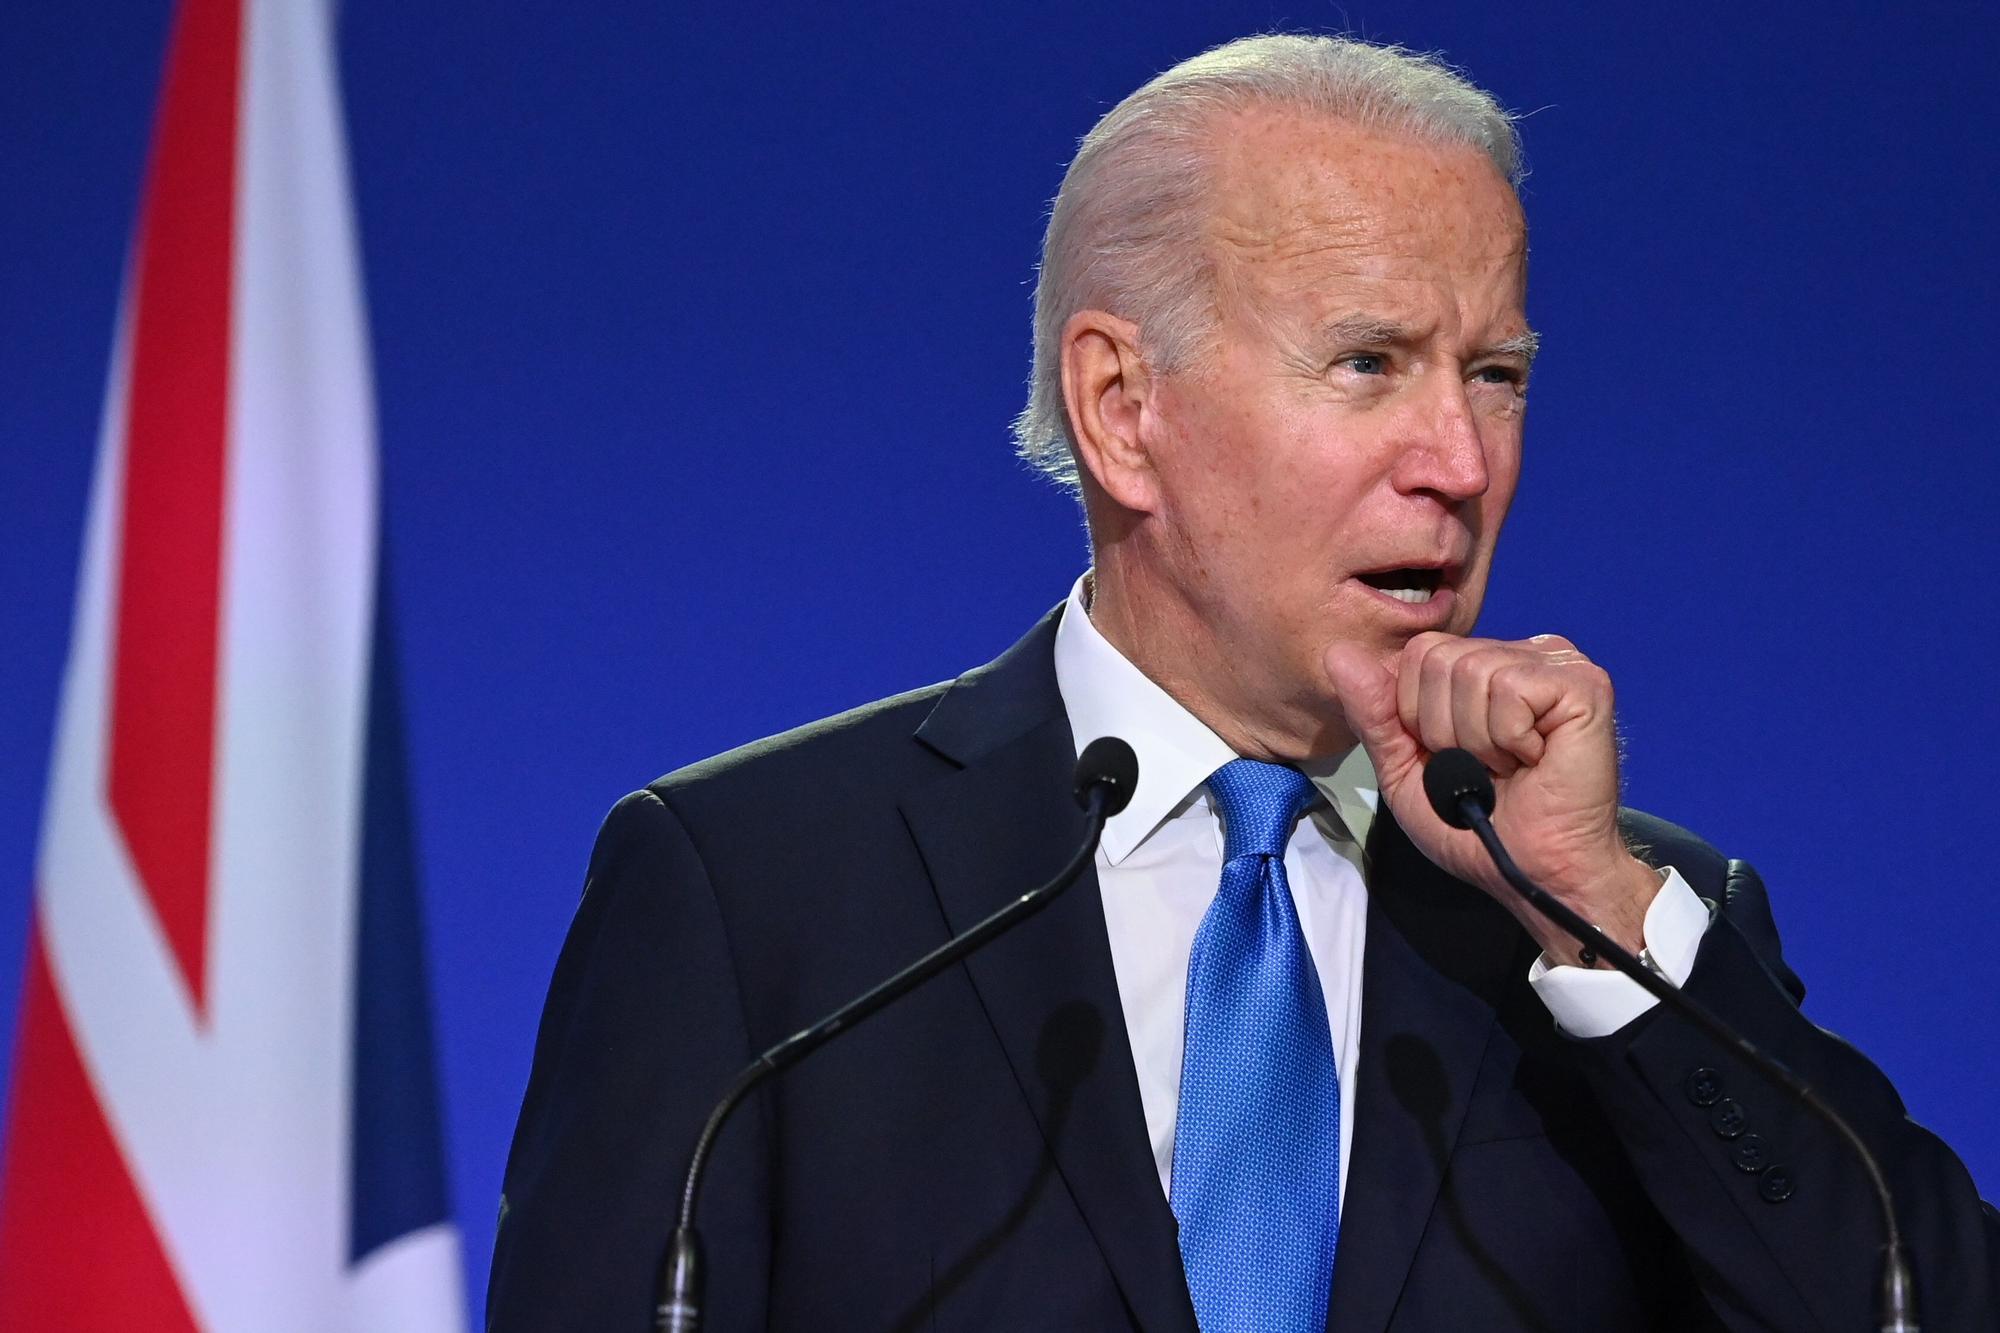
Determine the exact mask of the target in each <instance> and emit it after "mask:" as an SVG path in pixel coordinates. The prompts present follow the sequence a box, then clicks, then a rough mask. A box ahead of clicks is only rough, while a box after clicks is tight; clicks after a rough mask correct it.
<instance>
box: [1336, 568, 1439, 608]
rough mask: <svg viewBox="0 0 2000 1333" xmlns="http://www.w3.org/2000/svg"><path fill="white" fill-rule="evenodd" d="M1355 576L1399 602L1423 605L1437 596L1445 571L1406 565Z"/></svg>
mask: <svg viewBox="0 0 2000 1333" xmlns="http://www.w3.org/2000/svg"><path fill="white" fill-rule="evenodd" d="M1355 577H1356V578H1358V579H1360V580H1361V581H1362V582H1363V583H1365V584H1367V585H1368V586H1369V587H1371V588H1373V589H1375V591H1377V592H1381V593H1387V594H1388V595H1389V596H1391V597H1393V598H1395V599H1396V600H1397V601H1399V602H1408V603H1410V604H1411V605H1413V606H1422V605H1423V604H1424V603H1425V602H1428V601H1429V600H1430V599H1431V598H1432V597H1434V596H1436V595H1437V590H1438V589H1439V588H1441V587H1443V586H1444V581H1445V571H1444V570H1442V569H1421V568H1418V567H1416V566H1406V567H1404V568H1402V569H1377V570H1372V571H1370V572H1369V573H1366V574H1357V575H1355Z"/></svg>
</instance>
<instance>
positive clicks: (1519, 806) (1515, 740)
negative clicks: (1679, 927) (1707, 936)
mask: <svg viewBox="0 0 2000 1333" xmlns="http://www.w3.org/2000/svg"><path fill="white" fill-rule="evenodd" d="M1326 671H1327V675H1328V677H1329V679H1330V680H1331V682H1332V684H1333V688H1334V690H1335V692H1336V694H1337V695H1338V697H1339V700H1340V705H1341V708H1342V710H1343V711H1344V712H1345V713H1346V715H1347V724H1348V728H1349V729H1350V730H1351V731H1353V733H1354V734H1355V736H1356V737H1358V738H1359V739H1360V741H1361V743H1362V745H1363V746H1365V747H1366V748H1367V750H1368V757H1369V758H1370V759H1371V760H1373V761H1374V764H1375V773H1376V776H1377V778H1378V779H1379V781H1380V783H1381V791H1382V799H1383V800H1385V801H1386V802H1388V805H1389V810H1390V811H1391V813H1393V814H1394V815H1395V817H1396V822H1397V823H1398V824H1400V825H1402V827H1403V830H1404V832H1406V833H1408V834H1409V835H1410V841H1411V842H1413V843H1414V844H1416V847H1417V849H1418V850H1419V851H1421V852H1422V853H1423V854H1424V855H1425V856H1427V857H1429V858H1430V859H1431V860H1432V861H1433V862H1435V863H1436V864H1437V865H1438V866H1439V867H1441V868H1442V869H1444V870H1446V871H1448V872H1450V873H1451V874H1453V875H1455V876H1457V877H1458V878H1459V879H1462V880H1465V881H1466V882H1467V883H1471V884H1477V885H1479V886H1480V887H1481V888H1483V889H1485V890H1486V891H1487V892H1488V893H1491V894H1492V895H1493V896H1494V897H1495V898H1497V899H1498V900H1499V901H1500V902H1501V903H1503V904H1505V905H1506V906H1507V908H1508V909H1509V910H1510V911H1512V912H1513V913H1514V915H1515V916H1516V918H1518V919H1519V920H1520V922H1521V924H1522V926H1523V927H1525V928H1526V929H1527V931H1528V933H1529V934H1530V935H1532V936H1534V937H1535V938H1536V939H1537V940H1538V941H1540V942H1541V945H1542V947H1543V948H1544V949H1545V950H1546V951H1547V952H1548V953H1549V955H1550V957H1552V958H1554V959H1556V960H1558V961H1574V960H1575V959H1576V956H1577V946H1576V943H1575V941H1573V940H1571V939H1570V938H1569V937H1568V936H1567V935H1565V934H1563V933H1562V932H1561V931H1560V930H1559V929H1557V928H1556V927H1555V926H1553V925H1551V924H1550V923H1548V922H1547V921H1545V920H1543V919H1542V917H1541V916H1540V915H1539V914H1537V913H1536V912H1535V911H1534V910H1533V909H1532V908H1530V907H1529V906H1528V905H1527V904H1526V903H1524V902H1522V901H1521V899H1520V897H1519V895H1517V894H1516V893H1515V892H1514V891H1513V890H1512V889H1511V888H1509V887H1507V884H1506V881H1504V880H1502V879H1501V878H1500V873H1499V871H1497V870H1495V869H1494V868H1493V863H1492V862H1491V861H1490V860H1489V859H1488V858H1487V855H1486V851H1485V849H1484V848H1483V847H1481V846H1480V844H1479V839H1478V837H1477V836H1476V835H1475V834H1473V833H1471V832H1469V831H1465V830H1461V829H1454V828H1452V827H1450V826H1449V825H1447V824H1446V823H1444V821H1442V820H1440V819H1439V818H1438V817H1437V814H1436V813H1435V812H1434V811H1433V810H1432V809H1431V807H1430V801H1429V800H1428V799H1427V798H1426V797H1425V795H1424V781H1423V779H1424V763H1425V761H1427V760H1428V759H1429V758H1430V757H1431V756H1432V755H1433V754H1435V753H1436V752H1438V751H1439V750H1445V749H1450V748H1451V747H1453V746H1458V747H1459V748H1461V749H1465V750H1469V751H1471V752H1472V753H1473V754H1474V755H1475V756H1477V757H1478V759H1479V760H1480V762H1482V763H1484V764H1485V765H1486V767H1487V768H1488V769H1490V770H1492V772H1493V776H1494V787H1495V789H1496V791H1497V794H1498V801H1497V803H1496V805H1495V807H1494V812H1493V826H1494V828H1495V830H1496V831H1497V832H1498V833H1499V834H1500V838H1501V840H1502V841H1503V842H1505V843H1506V845H1507V849H1508V850H1509V851H1510V852H1512V853H1513V855H1514V859H1515V861H1516V862H1518V863H1519V864H1520V867H1521V869H1522V870H1523V871H1524V872H1525V873H1526V874H1527V876H1528V878H1530V879H1532V880H1534V881H1535V882H1536V883H1538V884H1540V885H1541V886H1542V887H1543V888H1545V889H1547V890H1548V891H1549V892H1550V893H1551V894H1553V895H1555V896H1556V897H1558V898H1560V899H1562V900H1563V902H1565V903H1567V904H1568V905H1569V906H1570V907H1571V908H1573V909H1574V910H1575V911H1576V912H1577V913H1578V914H1579V915H1581V916H1582V917H1583V918H1584V919H1585V920H1586V921H1589V922H1591V923H1592V924H1594V925H1596V926H1597V927H1598V928H1599V929H1600V930H1602V931H1603V932H1604V933H1605V934H1607V935H1609V936H1610V937H1611V938H1612V939H1614V940H1616V941H1617V942H1618V943H1620V944H1622V945H1624V946H1625V947H1626V948H1628V949H1629V950H1631V951H1632V952H1634V953H1637V952H1638V951H1639V949H1640V947H1641V946H1642V945H1643V944H1644V937H1643V934H1642V931H1641V927H1642V925H1643V923H1644V921H1645V916H1646V908H1647V907H1648V906H1650V905H1651V903H1652V901H1653V895H1654V894H1655V893H1657V892H1658V890H1659V885H1660V881H1659V877H1658V875H1657V874H1655V872H1654V871H1652V870H1651V869H1650V868H1648V867H1647V866H1646V865H1645V864H1644V863H1643V862H1640V861H1639V860H1638V859H1636V858H1635V857H1633V856H1632V854H1631V853H1630V852H1628V851H1627V850H1626V848H1625V843H1624V840H1623V839H1622V838H1621V837H1620V836H1619V833H1618V738H1617V733H1616V731H1615V729H1614V726H1613V716H1612V695H1611V678H1610V677H1609V676H1607V675H1606V674H1605V672H1604V669H1603V668H1602V667H1600V666H1598V665H1597V664H1596V663H1595V662H1592V661H1591V660H1590V659H1589V658H1587V657H1585V656H1584V655H1583V654H1582V653H1580V652H1578V651H1577V650H1576V646H1575V645H1574V644H1572V643H1570V641H1569V640H1567V639H1564V638H1561V637H1559V636H1557V635H1553V634H1538V635H1536V636H1535V637H1534V638H1532V639H1525V640H1522V641H1520V642H1513V643H1508V642H1502V641H1500V640H1497V639H1467V638H1459V637H1457V636H1455V635H1450V634H1438V633H1431V634H1419V635H1417V636H1416V637H1415V638H1413V639H1411V640H1410V641H1409V643H1408V644H1406V645H1405V646H1404V648H1403V650H1402V651H1401V652H1400V653H1398V654H1397V655H1396V656H1394V657H1392V658H1389V659H1388V660H1387V661H1386V662H1385V661H1384V660H1383V659H1382V658H1381V656H1380V655H1379V653H1378V652H1377V651H1376V650H1371V649H1369V648H1367V647H1364V646H1362V645H1360V644H1355V643H1338V644H1335V645H1334V646H1333V647H1332V648H1330V649H1328V650H1327V654H1326Z"/></svg>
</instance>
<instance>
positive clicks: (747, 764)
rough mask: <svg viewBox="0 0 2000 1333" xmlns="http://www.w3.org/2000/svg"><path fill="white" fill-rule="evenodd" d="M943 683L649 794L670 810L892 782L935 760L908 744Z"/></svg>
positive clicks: (685, 775)
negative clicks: (805, 788) (810, 789)
mask: <svg viewBox="0 0 2000 1333" xmlns="http://www.w3.org/2000/svg"><path fill="white" fill-rule="evenodd" d="M949 688H950V682H948V681H947V682H943V683H940V684H936V685H927V686H924V687H923V688H921V689H915V690H909V691H906V692H904V693H902V694H896V695H891V696H889V697H888V698H886V699H877V700H875V701H873V702H872V703H866V704H862V705H861V706H860V707H858V708H850V709H848V710H847V711H846V712H842V713H836V714H834V715H833V716H831V717H824V718H820V719H819V720H818V721H816V722H808V723H806V724H805V725H804V726H801V727H794V728H792V729H791V730H789V731H782V732H779V733H778V734H776V735H774V736H766V737H763V738H762V739H759V740H754V741H751V742H750V743H748V744H747V745H739V746H737V747H736V748H735V749H733V750H725V751H724V752H722V753H721V754H717V755H711V756H710V757H708V758H706V759H702V760H699V761H697V762H695V763H692V764H689V765H687V766H686V767H685V768H678V769H675V770H674V771H673V772H671V773H668V774H666V775H665V776H664V777H660V778H656V779H655V780H654V781H652V782H651V783H648V784H647V786H646V788H645V790H646V792H647V793H648V794H650V795H651V796H653V797H654V798H656V799H658V800H659V801H661V802H663V803H665V804H666V805H667V806H668V807H670V808H684V807H686V806H688V805H690V804H693V805H700V806H707V805H709V804H711V803H721V804H725V805H727V804H733V803H735V802H738V801H745V800H757V799H759V798H760V797H762V798H765V799H769V798H771V797H777V798H778V799H783V798H784V794H785V793H787V792H790V791H791V790H793V789H795V788H797V787H799V786H801V785H808V786H813V785H817V786H820V787H822V789H823V790H822V794H823V795H824V794H825V792H824V788H825V786H826V785H827V784H831V783H834V782H838V783H840V784H842V785H843V786H847V787H852V786H854V785H856V784H859V785H864V786H865V785H870V784H871V781H880V780H893V779H894V778H895V777H896V776H897V775H899V774H901V773H903V772H905V771H907V770H908V769H910V768H911V767H913V766H921V767H924V768H930V767H934V766H935V765H936V764H938V763H941V762H943V761H941V760H939V759H938V758H937V757H936V756H935V755H934V754H932V752H931V751H930V750H929V749H927V748H926V747H925V746H924V745H923V744H922V743H921V742H919V741H917V740H916V739H915V734H916V730H917V727H918V725H919V724H920V723H922V722H923V720H924V719H925V718H926V717H927V716H929V715H930V711H931V709H932V708H934V707H935V706H936V705H937V701H938V699H939V698H940V697H941V696H942V695H943V694H944V692H945V691H946V690H947V689H949Z"/></svg>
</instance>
